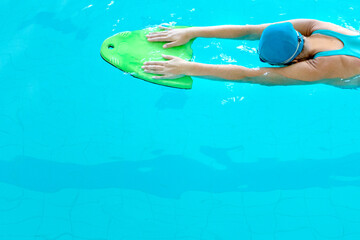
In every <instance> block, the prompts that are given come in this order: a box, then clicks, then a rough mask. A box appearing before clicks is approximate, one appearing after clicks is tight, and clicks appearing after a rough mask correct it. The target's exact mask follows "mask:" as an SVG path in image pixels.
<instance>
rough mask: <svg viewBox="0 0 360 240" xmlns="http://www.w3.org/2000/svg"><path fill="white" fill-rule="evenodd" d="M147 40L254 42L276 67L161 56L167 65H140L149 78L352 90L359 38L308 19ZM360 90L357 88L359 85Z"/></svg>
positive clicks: (168, 32)
mask: <svg viewBox="0 0 360 240" xmlns="http://www.w3.org/2000/svg"><path fill="white" fill-rule="evenodd" d="M160 28H161V29H163V31H160V32H152V33H150V34H149V35H147V39H148V41H150V42H167V43H166V44H164V48H170V47H176V46H179V45H182V44H185V43H187V42H188V41H189V40H190V39H192V38H197V37H205V38H230V39H240V40H260V41H259V48H258V53H259V57H260V60H261V61H263V62H267V63H269V64H271V65H279V66H280V67H268V68H246V67H242V66H238V65H212V64H202V63H196V62H188V61H185V60H183V59H181V58H178V57H174V56H168V55H163V57H164V58H165V59H167V60H168V61H158V62H146V63H144V65H143V70H144V71H145V72H148V73H154V74H159V75H160V76H154V78H155V79H175V78H178V77H181V76H183V75H189V76H198V77H206V78H211V79H219V80H232V81H237V82H253V83H260V84H266V85H290V84H309V83H315V82H321V83H327V84H333V85H349V84H352V85H354V84H355V85H357V83H355V82H354V81H355V80H356V81H357V78H353V80H354V81H351V83H349V80H348V81H344V79H349V78H352V77H354V76H357V75H359V74H360V33H359V32H356V31H352V30H349V29H346V28H343V27H341V26H338V25H335V24H332V23H328V22H323V21H318V20H313V19H294V20H289V21H283V22H277V23H268V24H260V25H224V26H213V27H190V28H185V29H170V28H166V27H162V26H160ZM359 85H360V84H359Z"/></svg>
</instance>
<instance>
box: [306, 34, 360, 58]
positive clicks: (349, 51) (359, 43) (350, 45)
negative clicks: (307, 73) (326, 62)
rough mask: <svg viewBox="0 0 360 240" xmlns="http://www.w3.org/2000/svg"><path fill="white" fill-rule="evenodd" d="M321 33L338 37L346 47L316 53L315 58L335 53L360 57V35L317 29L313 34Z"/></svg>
mask: <svg viewBox="0 0 360 240" xmlns="http://www.w3.org/2000/svg"><path fill="white" fill-rule="evenodd" d="M315 33H320V34H323V35H327V36H331V37H336V38H338V39H339V40H340V41H342V42H343V44H344V47H343V48H342V49H339V50H331V51H324V52H319V53H317V54H315V56H314V59H315V58H317V57H325V56H333V55H348V56H354V57H357V58H360V35H355V36H350V35H345V34H341V33H338V32H334V31H331V30H323V29H321V30H316V31H314V32H313V33H312V34H315Z"/></svg>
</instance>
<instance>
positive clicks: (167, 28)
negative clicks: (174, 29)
mask: <svg viewBox="0 0 360 240" xmlns="http://www.w3.org/2000/svg"><path fill="white" fill-rule="evenodd" d="M159 28H160V29H164V30H171V28H169V27H164V26H161V25H160V26H159Z"/></svg>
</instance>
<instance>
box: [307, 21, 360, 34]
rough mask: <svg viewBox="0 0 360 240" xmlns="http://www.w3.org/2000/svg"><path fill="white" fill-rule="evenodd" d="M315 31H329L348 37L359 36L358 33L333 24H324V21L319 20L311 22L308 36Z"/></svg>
mask: <svg viewBox="0 0 360 240" xmlns="http://www.w3.org/2000/svg"><path fill="white" fill-rule="evenodd" d="M316 30H331V31H334V32H338V33H341V34H345V35H350V36H354V35H359V34H360V32H359V31H354V30H350V29H347V28H344V27H342V26H339V25H336V24H334V23H330V22H324V21H319V20H316V21H314V22H313V24H312V26H311V29H310V31H309V32H310V35H311V34H312V33H313V32H314V31H316Z"/></svg>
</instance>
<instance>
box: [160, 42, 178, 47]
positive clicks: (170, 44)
mask: <svg viewBox="0 0 360 240" xmlns="http://www.w3.org/2000/svg"><path fill="white" fill-rule="evenodd" d="M179 45H180V44H179V42H177V41H175V42H170V43H167V44H164V46H163V48H171V47H176V46H179Z"/></svg>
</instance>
